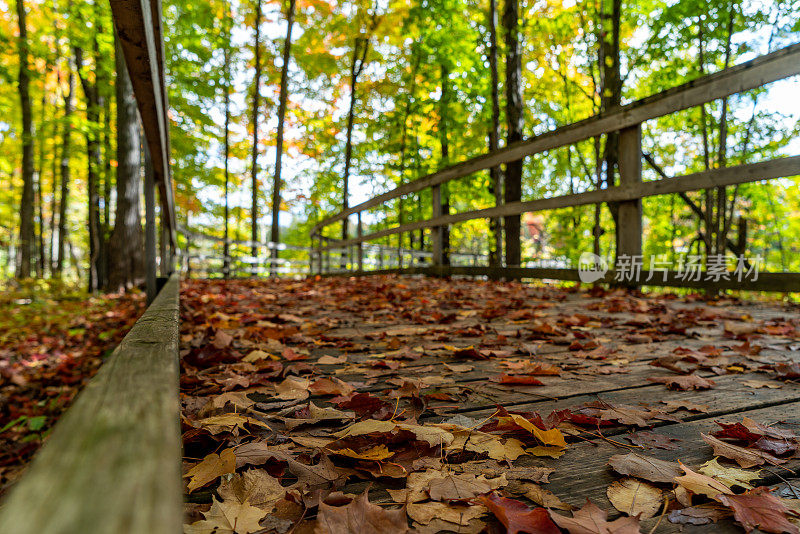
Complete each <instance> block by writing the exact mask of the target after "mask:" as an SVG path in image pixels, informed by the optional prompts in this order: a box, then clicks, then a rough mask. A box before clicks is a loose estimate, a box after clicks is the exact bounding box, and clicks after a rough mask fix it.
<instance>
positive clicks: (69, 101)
mask: <svg viewBox="0 0 800 534" xmlns="http://www.w3.org/2000/svg"><path fill="white" fill-rule="evenodd" d="M67 63H68V69H69V74H68V75H67V86H68V88H69V93H67V94H66V95H64V132H63V134H62V135H63V141H62V144H61V164H60V167H61V172H60V178H61V195H60V198H59V201H58V249H57V250H58V259H57V260H56V274H57V275H58V276H59V277H60V276H61V274H62V273H63V272H64V263H65V253H66V248H65V245H66V235H67V203H68V201H69V178H70V176H69V170H70V168H69V160H70V156H71V152H70V151H71V146H70V145H71V138H72V112H73V110H74V103H73V102H74V99H75V74H74V73H73V72H72V68H71V65H69V63H70V62H69V59H68V60H67Z"/></svg>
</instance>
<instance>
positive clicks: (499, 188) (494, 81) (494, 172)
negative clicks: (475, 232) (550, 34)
mask: <svg viewBox="0 0 800 534" xmlns="http://www.w3.org/2000/svg"><path fill="white" fill-rule="evenodd" d="M488 22H489V72H490V75H491V102H492V123H491V126H490V127H489V152H494V151H496V150H497V149H498V148H499V140H500V94H499V85H500V80H499V76H498V72H497V1H496V0H489V20H488ZM489 190H490V193H491V194H492V196H493V197H494V203H495V206H500V205H501V204H502V203H503V174H502V171H501V169H500V166H499V165H498V166H496V167H492V168H491V169H489ZM489 234H490V236H491V237H490V239H491V242H490V244H489V265H490V266H492V267H500V266H501V264H502V258H503V227H502V219H501V218H500V217H495V218H493V219H490V220H489Z"/></svg>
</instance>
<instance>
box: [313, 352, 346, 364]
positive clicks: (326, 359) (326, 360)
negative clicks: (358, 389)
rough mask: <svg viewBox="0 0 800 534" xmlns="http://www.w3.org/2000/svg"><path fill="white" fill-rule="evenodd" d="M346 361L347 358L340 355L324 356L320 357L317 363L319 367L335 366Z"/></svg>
mask: <svg viewBox="0 0 800 534" xmlns="http://www.w3.org/2000/svg"><path fill="white" fill-rule="evenodd" d="M346 361H347V356H345V355H344V354H341V355H339V356H331V355H329V354H326V355H324V356H320V358H319V359H318V360H317V363H318V364H320V365H336V364H339V363H345V362H346Z"/></svg>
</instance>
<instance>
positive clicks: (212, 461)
mask: <svg viewBox="0 0 800 534" xmlns="http://www.w3.org/2000/svg"><path fill="white" fill-rule="evenodd" d="M235 469H236V456H235V454H234V452H233V449H225V450H224V451H222V452H221V453H219V454H216V453H213V452H212V453H211V454H209V455H208V456H206V457H205V458H203V461H202V462H200V463H199V464H197V465H196V466H194V467H192V468H191V469H190V470H189V471H188V472H187V473H186V475H184V476H187V477H192V479H191V480H190V481H189V484H188V485H187V488H188V490H189V493H191V492H193V491H194V490H196V489H197V488H202V487H203V486H205V485H206V484H208V483H209V482H211V481H213V480H216V479H217V478H219V477H221V476H222V475H225V474H228V473H233V472H234V470H235Z"/></svg>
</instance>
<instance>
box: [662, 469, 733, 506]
mask: <svg viewBox="0 0 800 534" xmlns="http://www.w3.org/2000/svg"><path fill="white" fill-rule="evenodd" d="M680 465H681V469H683V471H684V473H685V474H684V475H681V476H679V477H675V482H677V483H678V484H679V485H680V486H681V487H682V488H684V489H685V490H686V491H688V492H690V493H693V494H695V495H705V496H706V497H709V498H711V499H715V498H716V497H717V496H718V495H724V494H729V493H733V492H732V491H731V489H730V488H729V487H728V486H727V485H725V484H723V483H722V482H720V481H719V480H716V479H713V478H711V477H709V476H706V475H701V474H700V473H695V472H694V471H692V470H691V469H689V468H688V467H686V466H685V465H683V464H682V463H681V464H680Z"/></svg>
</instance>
